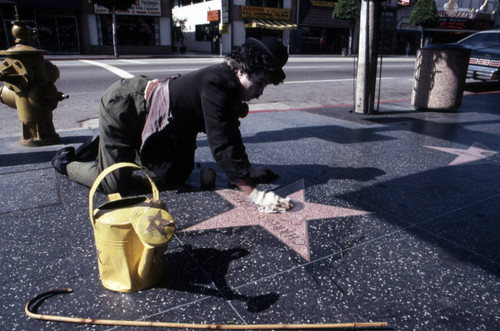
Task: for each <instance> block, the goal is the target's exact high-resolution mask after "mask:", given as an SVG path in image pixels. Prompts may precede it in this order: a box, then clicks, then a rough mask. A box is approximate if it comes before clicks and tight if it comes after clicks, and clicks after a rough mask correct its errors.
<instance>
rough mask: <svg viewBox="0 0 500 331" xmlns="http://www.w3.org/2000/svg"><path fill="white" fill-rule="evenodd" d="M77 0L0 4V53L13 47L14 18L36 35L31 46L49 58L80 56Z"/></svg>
mask: <svg viewBox="0 0 500 331" xmlns="http://www.w3.org/2000/svg"><path fill="white" fill-rule="evenodd" d="M81 10H82V2H81V1H79V0H51V1H38V0H4V1H1V0H0V17H1V19H2V24H1V26H0V49H8V48H9V47H12V46H14V38H13V37H12V32H11V29H12V21H13V20H15V19H16V18H18V19H20V20H22V21H24V22H26V23H27V24H28V25H29V26H30V27H32V28H35V29H36V30H37V31H38V38H37V39H35V40H34V42H33V46H35V47H37V48H40V49H43V50H45V51H47V52H49V53H51V54H79V53H80V52H81V39H80V21H79V19H80V16H79V13H80V12H81Z"/></svg>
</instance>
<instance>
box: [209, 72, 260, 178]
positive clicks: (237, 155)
mask: <svg viewBox="0 0 500 331" xmlns="http://www.w3.org/2000/svg"><path fill="white" fill-rule="evenodd" d="M235 92H236V91H235V90H234V89H229V88H227V86H225V85H224V84H217V83H214V82H210V83H208V84H207V85H206V86H205V87H204V88H203V90H202V93H201V104H202V108H203V116H204V121H205V130H206V134H207V141H208V146H209V148H210V150H211V152H212V155H213V157H214V159H215V161H216V162H217V164H218V165H219V166H220V167H221V169H222V170H223V171H224V172H225V174H226V175H227V177H228V178H229V180H230V181H231V182H232V183H235V182H237V181H238V180H240V179H242V178H247V177H248V176H249V171H248V170H249V168H250V162H249V161H248V156H247V154H246V151H245V146H244V145H243V141H242V138H241V133H240V129H239V125H240V122H239V116H238V115H239V113H238V111H237V108H238V107H239V106H240V104H241V102H240V101H239V100H237V99H235V98H234V95H235Z"/></svg>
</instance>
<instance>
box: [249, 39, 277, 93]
mask: <svg viewBox="0 0 500 331" xmlns="http://www.w3.org/2000/svg"><path fill="white" fill-rule="evenodd" d="M245 44H248V45H253V46H256V47H258V48H260V49H262V50H264V51H265V52H266V53H267V55H269V56H270V57H271V58H272V59H273V61H276V59H275V57H274V54H273V52H271V50H270V49H269V48H268V47H267V46H266V45H265V44H264V43H263V42H261V41H260V40H258V39H255V38H248V39H247V40H246V41H245ZM285 78H286V75H285V72H284V71H283V69H282V68H281V67H279V66H277V65H276V64H275V65H274V72H273V74H272V76H271V82H272V83H273V85H278V84H280V83H281V82H283V81H284V80H285Z"/></svg>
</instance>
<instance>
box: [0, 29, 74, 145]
mask: <svg viewBox="0 0 500 331" xmlns="http://www.w3.org/2000/svg"><path fill="white" fill-rule="evenodd" d="M12 23H13V26H12V34H13V35H14V37H15V38H16V39H15V43H16V45H15V46H13V47H11V48H9V49H8V50H2V51H0V56H2V55H3V56H6V58H5V60H4V61H3V62H2V63H1V64H0V80H1V81H2V82H3V83H4V86H2V88H1V91H0V100H1V101H2V102H3V103H4V104H6V105H7V106H9V107H11V108H17V111H18V114H19V120H20V121H21V125H22V136H21V138H20V141H21V144H23V145H26V146H44V145H53V144H58V143H60V141H61V140H60V138H59V135H58V134H57V133H56V131H55V129H54V124H53V122H52V111H53V110H54V109H56V107H57V104H58V103H59V101H62V100H63V99H66V98H68V96H66V95H64V94H63V93H61V92H59V91H58V90H57V88H56V87H55V85H54V83H55V81H56V80H57V79H58V78H59V69H58V68H57V66H55V65H54V64H52V63H51V62H50V61H47V60H44V58H43V55H44V54H46V52H45V51H43V50H40V49H37V48H35V47H32V46H29V44H30V42H31V39H32V37H33V34H34V31H33V29H32V28H30V27H28V26H27V25H26V24H25V23H23V22H22V21H19V20H16V21H13V22H12Z"/></svg>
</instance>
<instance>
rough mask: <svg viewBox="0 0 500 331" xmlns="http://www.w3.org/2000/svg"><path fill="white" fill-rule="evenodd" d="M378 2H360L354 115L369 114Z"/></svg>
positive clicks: (372, 0)
mask: <svg viewBox="0 0 500 331" xmlns="http://www.w3.org/2000/svg"><path fill="white" fill-rule="evenodd" d="M380 8H381V4H380V0H362V1H361V11H360V26H359V30H360V31H359V50H358V52H359V56H358V70H357V75H356V98H355V108H354V111H355V112H356V113H362V114H371V113H372V112H373V107H374V105H373V104H374V100H375V87H376V78H377V39H378V33H377V32H378V31H379V27H380V20H379V16H380Z"/></svg>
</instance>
